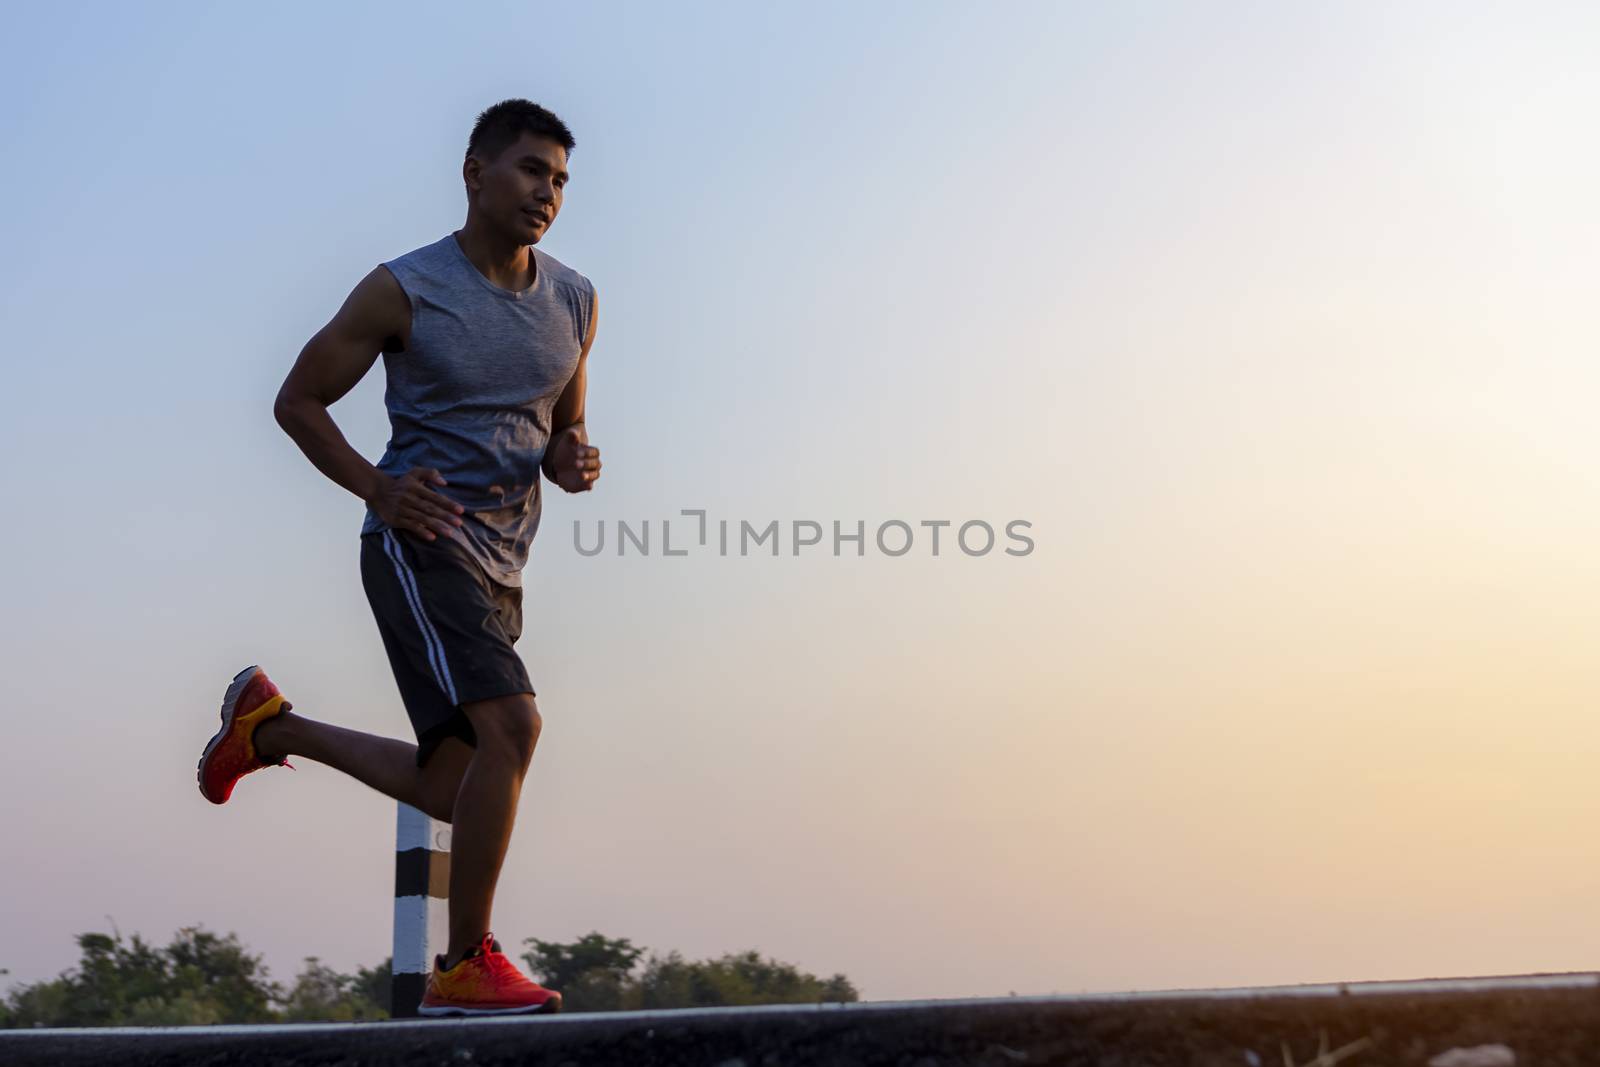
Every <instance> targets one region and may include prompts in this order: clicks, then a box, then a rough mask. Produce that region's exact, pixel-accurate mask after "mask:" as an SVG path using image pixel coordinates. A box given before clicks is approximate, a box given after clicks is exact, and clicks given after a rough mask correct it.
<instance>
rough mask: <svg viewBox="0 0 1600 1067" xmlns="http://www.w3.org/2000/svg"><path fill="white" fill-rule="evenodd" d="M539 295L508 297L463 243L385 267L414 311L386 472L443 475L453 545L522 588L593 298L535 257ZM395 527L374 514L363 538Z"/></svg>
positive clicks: (561, 269)
mask: <svg viewBox="0 0 1600 1067" xmlns="http://www.w3.org/2000/svg"><path fill="white" fill-rule="evenodd" d="M528 251H529V253H530V254H531V255H532V257H533V263H534V268H535V274H534V280H533V284H532V285H530V286H529V287H528V288H526V289H523V290H521V291H519V292H513V291H512V290H509V289H502V288H500V287H499V286H498V285H495V284H494V283H493V282H491V281H489V279H488V278H485V277H484V276H483V274H482V273H481V272H479V270H478V268H477V267H475V266H473V265H472V261H471V260H470V259H468V258H467V254H466V252H465V251H463V250H462V248H461V245H460V243H459V242H457V240H456V237H455V234H453V233H449V234H445V236H444V237H443V238H441V239H440V240H438V241H435V242H434V243H433V244H430V245H424V246H423V247H421V248H418V249H414V250H413V251H410V252H407V253H406V254H405V255H403V256H400V257H398V258H397V259H392V260H388V261H387V262H385V263H384V264H383V266H384V267H387V268H388V270H389V272H390V273H391V274H393V275H394V277H395V280H396V281H398V282H399V283H400V288H401V289H403V290H405V294H406V297H407V299H408V300H409V301H410V303H411V340H410V344H409V345H408V346H407V348H406V349H405V350H404V351H398V352H389V351H385V352H384V354H383V366H384V373H385V376H386V378H387V381H388V384H387V387H386V389H385V391H384V406H385V407H386V408H388V411H389V427H390V436H389V444H388V447H387V448H386V449H385V451H384V453H383V458H382V459H380V460H379V461H378V464H377V466H378V469H379V470H381V471H383V472H384V473H385V474H388V475H391V476H394V477H398V476H400V475H402V474H404V473H405V472H406V471H408V470H410V469H411V468H413V467H433V468H435V469H437V470H438V471H439V473H440V474H442V475H444V478H445V480H446V481H447V482H448V483H449V484H448V485H443V486H434V487H433V488H434V490H435V491H436V492H438V493H439V494H440V495H442V496H444V497H446V498H447V499H449V500H453V501H454V502H456V503H457V504H460V505H461V507H462V509H463V513H462V515H461V520H462V524H461V526H459V527H457V528H455V529H453V530H452V531H451V533H450V534H449V535H448V536H450V537H451V538H452V539H453V540H454V541H456V542H457V543H459V544H460V545H461V546H462V548H464V549H465V550H466V551H467V553H468V554H469V555H470V556H471V557H472V558H473V559H475V560H476V561H477V562H478V563H480V564H482V566H483V569H484V571H485V572H486V573H487V574H488V575H489V577H490V578H492V579H493V580H494V581H496V582H499V583H500V584H501V585H506V586H511V587H520V586H521V585H522V569H523V567H525V566H526V565H527V562H528V551H529V549H530V547H531V546H532V544H533V535H534V534H535V533H536V532H537V531H538V529H539V513H540V510H541V504H542V501H543V495H542V492H541V486H540V482H541V477H542V476H541V474H540V471H539V464H540V462H541V461H542V460H543V459H544V452H545V448H546V446H547V445H548V444H549V443H550V435H551V432H552V429H551V425H550V416H551V412H552V410H553V409H554V407H555V403H556V401H557V400H558V399H559V398H560V396H561V393H562V390H564V389H565V388H566V386H567V382H569V381H570V380H571V379H572V375H573V373H574V372H575V371H576V370H577V368H578V356H579V354H580V353H581V352H582V350H583V339H584V337H586V336H587V335H588V331H589V321H590V316H591V315H592V314H593V312H594V286H593V285H592V284H591V283H590V281H589V279H588V278H585V277H584V276H583V275H581V274H579V273H578V272H577V271H575V270H573V269H571V268H570V267H567V266H566V265H565V264H563V263H561V262H560V261H559V260H557V259H556V258H555V257H553V256H549V255H546V254H545V253H544V252H541V251H540V250H539V249H538V248H536V247H532V246H530V247H529V249H528ZM387 528H388V524H387V523H385V522H384V521H383V520H382V519H380V518H378V515H377V513H376V512H374V511H373V510H372V508H371V507H370V506H369V507H368V508H367V514H366V519H365V521H364V522H363V523H362V526H361V532H362V534H372V533H378V532H380V531H382V530H385V529H387Z"/></svg>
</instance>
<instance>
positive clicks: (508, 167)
mask: <svg viewBox="0 0 1600 1067" xmlns="http://www.w3.org/2000/svg"><path fill="white" fill-rule="evenodd" d="M575 144H576V142H575V141H574V140H573V139H572V132H571V131H570V130H568V129H567V126H566V123H564V122H562V121H561V120H560V119H558V118H556V117H555V115H553V114H551V113H550V112H549V111H547V110H545V109H544V108H542V107H540V106H539V105H538V104H535V103H532V102H530V101H527V100H502V101H501V102H500V103H498V104H496V105H494V106H493V107H491V108H489V109H488V110H487V111H485V112H484V113H483V114H481V115H479V116H478V121H477V122H476V123H475V124H474V125H473V127H472V136H471V137H470V138H469V139H468V141H467V158H466V160H465V161H464V162H463V163H462V165H461V176H462V178H463V179H464V180H465V181H466V185H467V205H468V209H469V210H470V211H474V212H476V213H477V214H479V215H481V216H482V217H483V219H484V221H485V222H488V223H489V224H491V225H492V226H494V227H495V229H498V230H501V231H502V232H504V233H506V234H508V235H513V234H514V235H517V236H518V237H519V238H521V239H522V241H523V243H524V244H536V243H538V241H539V239H540V238H541V237H543V236H544V235H545V234H546V233H548V232H550V226H551V224H552V223H554V222H555V220H556V214H557V213H558V212H560V210H561V196H562V190H563V188H564V187H565V186H566V184H567V156H568V154H569V153H570V152H571V151H572V149H573V146H574V145H575Z"/></svg>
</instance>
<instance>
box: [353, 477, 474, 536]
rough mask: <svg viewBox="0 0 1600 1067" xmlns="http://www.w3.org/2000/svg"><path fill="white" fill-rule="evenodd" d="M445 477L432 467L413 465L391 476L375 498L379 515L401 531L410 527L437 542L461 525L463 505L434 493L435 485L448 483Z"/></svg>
mask: <svg viewBox="0 0 1600 1067" xmlns="http://www.w3.org/2000/svg"><path fill="white" fill-rule="evenodd" d="M445 484H447V483H446V482H445V480H444V476H443V475H442V474H440V473H439V472H438V471H436V470H434V469H433V468H432V467H412V468H411V469H410V470H408V471H406V472H405V473H404V474H402V475H401V476H400V477H398V478H394V477H387V476H386V480H385V482H384V483H383V485H382V486H381V487H380V488H379V489H378V492H377V494H376V495H375V496H374V497H373V498H372V500H371V501H370V503H371V504H372V510H373V511H375V512H377V515H378V518H380V519H382V520H383V521H384V522H386V523H388V524H389V525H390V526H392V527H394V528H395V529H398V530H410V531H412V532H413V533H417V534H421V535H422V536H423V537H424V538H425V539H427V540H429V541H433V540H435V539H437V537H438V535H439V534H442V533H449V532H450V528H451V527H452V526H460V525H461V517H460V516H461V512H462V510H463V509H462V507H461V505H460V504H457V503H456V502H455V501H454V500H450V499H448V498H446V497H443V496H441V495H439V494H438V493H436V492H434V490H433V489H432V486H435V485H445Z"/></svg>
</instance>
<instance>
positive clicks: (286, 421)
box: [272, 389, 315, 437]
mask: <svg viewBox="0 0 1600 1067" xmlns="http://www.w3.org/2000/svg"><path fill="white" fill-rule="evenodd" d="M308 401H310V402H312V403H315V401H313V400H311V398H310V397H306V396H302V395H300V394H298V393H292V392H290V391H289V390H287V389H280V390H278V396H277V399H275V400H273V402H272V417H273V418H274V419H276V420H277V422H278V425H279V426H280V427H282V428H283V432H284V433H286V434H289V435H290V436H291V437H292V436H294V432H295V430H296V429H298V428H299V427H300V426H302V425H304V424H305V406H306V403H307V402H308Z"/></svg>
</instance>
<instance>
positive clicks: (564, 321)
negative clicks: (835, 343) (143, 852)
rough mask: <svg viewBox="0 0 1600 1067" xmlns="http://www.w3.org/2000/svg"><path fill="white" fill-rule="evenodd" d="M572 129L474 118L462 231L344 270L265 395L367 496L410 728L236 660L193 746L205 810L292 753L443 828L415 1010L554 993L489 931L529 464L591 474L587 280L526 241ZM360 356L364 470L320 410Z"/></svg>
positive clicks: (387, 626)
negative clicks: (383, 380) (312, 697)
mask: <svg viewBox="0 0 1600 1067" xmlns="http://www.w3.org/2000/svg"><path fill="white" fill-rule="evenodd" d="M573 144H574V141H573V138H572V134H571V133H570V132H569V131H568V129H567V127H566V125H565V124H564V123H563V122H562V121H561V120H560V119H559V118H557V117H556V116H555V115H553V114H551V113H550V112H549V111H547V110H545V109H544V108H542V107H540V106H539V105H537V104H534V103H530V102H529V101H527V100H520V99H519V100H506V101H504V102H502V103H499V104H496V105H495V106H493V107H491V108H489V109H488V110H487V111H485V112H483V114H481V115H479V116H478V120H477V123H476V124H475V125H474V126H473V129H472V135H471V137H470V139H469V141H468V145H467V155H466V160H465V162H464V163H463V165H462V177H463V178H464V179H465V181H466V192H467V221H466V225H464V226H463V227H462V228H461V229H459V230H457V231H455V232H453V233H450V234H446V235H445V236H444V237H443V238H441V239H440V240H438V241H435V242H434V243H432V244H429V245H424V246H423V247H421V248H418V249H415V250H413V251H411V252H407V253H406V254H405V255H403V256H400V257H398V258H396V259H393V260H390V261H388V262H386V263H383V264H382V265H380V266H378V267H375V268H374V269H373V271H372V272H371V273H370V274H368V275H367V276H366V277H365V278H363V279H362V280H361V282H360V283H359V284H358V285H357V286H356V287H355V290H354V291H353V292H351V294H350V296H349V298H348V299H346V300H345V302H344V306H343V307H341V308H340V309H339V311H338V313H337V314H336V315H334V317H333V320H332V321H331V322H329V323H328V324H327V325H326V326H324V327H323V328H322V329H321V330H320V331H319V332H318V333H317V334H316V336H315V337H313V338H311V340H310V341H309V342H308V343H307V344H306V346H305V348H304V349H303V350H302V351H301V353H300V357H299V358H298V359H297V360H296V361H295V364H294V367H293V368H292V369H291V370H290V371H289V375H288V378H287V379H285V381H284V383H283V388H282V389H281V390H280V391H279V393H278V398H277V402H276V404H275V405H274V407H273V412H274V414H275V416H276V417H277V420H278V423H279V425H281V426H282V427H283V429H284V430H285V431H286V432H287V433H288V434H289V436H290V437H292V438H294V441H295V443H296V444H297V445H299V446H300V449H301V450H302V451H303V452H305V454H306V456H307V458H309V459H310V460H311V462H312V463H313V464H315V466H316V467H317V469H318V470H320V471H321V472H322V473H323V474H325V475H327V476H328V477H329V478H330V479H332V480H333V481H334V482H336V483H338V484H339V485H341V486H343V487H344V488H346V489H348V490H349V491H350V492H352V493H354V494H356V495H357V496H358V497H360V498H361V499H362V500H363V501H365V502H366V504H367V513H366V519H365V522H364V523H363V525H362V528H361V581H362V585H363V587H364V588H365V590H366V593H367V598H368V600H369V601H370V602H371V604H372V611H373V615H374V616H375V617H376V619H377V623H378V633H379V635H380V636H381V637H382V639H383V645H384V648H385V650H386V651H387V652H388V655H389V662H390V664H391V665H392V667H393V669H394V676H395V681H396V683H397V684H398V686H399V690H400V698H401V700H402V701H403V702H404V704H405V708H406V714H407V715H408V716H409V717H410V719H411V725H412V727H413V728H414V730H415V732H416V736H417V743H416V744H415V745H411V744H407V743H405V742H403V741H395V740H391V739H389V738H383V737H375V736H373V735H371V734H364V733H358V732H356V731H354V730H347V729H343V728H341V727H338V726H332V725H329V724H327V723H322V722H317V721H315V720H313V719H309V718H306V717H305V716H304V715H302V714H299V713H292V712H291V711H290V704H289V702H288V701H287V700H285V699H284V698H283V696H282V694H280V693H279V691H278V688H277V686H275V685H273V684H272V682H271V681H269V680H268V678H267V676H266V674H265V673H264V672H263V671H262V670H261V669H260V668H259V667H249V668H246V669H245V670H244V671H242V672H240V673H239V675H238V676H237V677H235V678H234V680H233V684H232V685H231V686H230V687H229V688H228V691H227V694H226V695H225V697H224V698H223V703H222V728H221V729H220V730H219V731H218V732H217V734H216V736H215V737H213V738H212V739H211V741H210V743H209V744H208V745H207V746H206V748H205V752H204V754H203V755H202V756H201V758H200V766H199V780H200V792H201V793H203V794H204V795H205V797H206V799H207V800H209V801H211V802H212V803H214V804H222V803H225V802H226V801H227V799H228V797H229V795H230V794H231V793H232V792H233V787H234V784H235V783H236V782H237V781H238V780H239V779H240V778H242V777H243V776H244V775H246V774H250V773H251V772H253V771H257V770H260V769H261V768H263V767H272V766H286V765H287V757H289V756H304V757H305V758H307V759H313V760H316V761H317V762H319V763H325V764H327V765H328V766H330V767H334V768H336V769H338V770H341V771H343V772H345V773H346V774H348V775H350V776H351V777H353V778H355V779H357V780H358V781H361V782H364V783H366V784H367V785H369V786H371V787H372V788H373V789H376V790H378V791H379V792H380V793H383V794H385V795H387V796H391V797H393V798H395V799H396V800H399V801H401V802H403V803H406V804H410V805H412V806H413V807H416V808H419V809H421V810H422V811H424V812H426V813H427V814H429V815H431V816H432V817H433V818H435V819H440V820H443V821H445V822H448V823H450V824H451V826H452V843H451V857H450V897H449V913H450V943H449V945H448V946H447V948H446V951H445V953H444V955H441V956H438V957H435V959H434V964H433V973H432V974H431V975H430V976H429V979H428V985H427V990H426V992H425V993H424V995H423V999H422V1003H421V1005H420V1007H419V1011H420V1012H421V1013H422V1014H425V1015H480V1014H501V1013H508V1012H539V1011H544V1012H550V1011H560V1010H561V994H560V993H558V992H556V991H555V990H552V989H545V988H544V987H542V986H540V985H538V984H536V983H535V982H533V981H531V980H529V979H528V978H526V977H525V976H524V975H522V974H521V973H520V972H519V971H518V970H517V969H516V967H515V966H514V965H513V964H512V963H511V962H510V960H508V959H507V958H506V956H505V954H504V953H503V952H501V950H500V945H499V943H498V942H497V941H495V939H494V936H493V934H491V933H490V932H489V931H490V910H491V908H492V906H493V903H494V889H495V882H496V880H497V879H498V878H499V874H500V867H501V864H502V862H503V861H504V859H505V854H506V846H507V844H508V843H509V842H510V840H511V827H512V823H513V821H514V819H515V817H516V810H517V798H518V796H519V795H520V793H521V790H522V782H523V778H524V776H525V775H526V774H527V771H528V765H529V763H530V762H531V760H532V759H533V750H534V746H535V745H536V744H537V743H538V740H539V729H540V725H541V721H542V720H541V719H540V716H539V710H538V707H537V706H536V705H535V703H534V695H535V694H534V689H533V685H532V684H531V683H530V682H529V680H528V673H527V670H526V668H525V667H524V666H523V663H522V660H521V658H520V657H519V656H518V655H517V653H516V652H515V651H514V649H513V647H512V646H513V645H514V644H515V643H516V641H517V638H518V637H519V636H520V635H521V633H522V569H523V567H524V565H525V564H526V563H527V558H528V549H529V545H530V544H531V543H532V541H533V536H534V533H535V532H536V531H537V529H538V527H539V514H540V502H541V499H542V498H541V493H540V473H541V471H542V472H543V474H544V476H545V477H547V478H549V479H550V480H551V481H553V482H555V483H556V484H557V485H559V486H560V487H561V488H562V489H563V490H565V491H566V492H569V493H581V492H586V491H588V490H590V489H592V488H594V483H595V479H597V478H598V477H599V476H600V452H599V450H598V449H596V448H593V447H591V446H590V445H589V438H588V433H587V431H586V429H585V427H584V388H585V366H586V363H587V360H588V355H589V348H590V346H591V345H593V344H594V335H595V291H594V286H593V285H592V284H590V282H589V279H588V278H585V277H584V276H583V275H582V274H579V273H578V272H577V271H575V270H572V269H571V268H569V267H567V266H565V265H564V264H562V263H560V262H558V261H557V260H555V259H554V258H553V257H551V256H549V255H546V254H545V253H544V252H541V251H540V250H539V249H537V248H535V247H533V246H534V245H535V244H537V243H538V241H539V239H540V238H542V237H543V236H544V235H545V234H547V233H549V232H550V226H551V224H552V223H554V222H555V218H556V214H557V213H558V212H559V211H560V210H561V200H562V192H563V190H564V188H565V186H566V184H567V157H568V154H569V153H570V152H571V151H572V148H573ZM379 352H382V353H383V357H384V370H385V372H386V375H387V379H388V390H387V392H386V393H385V404H386V406H387V408H388V411H389V422H390V427H391V431H392V432H391V436H390V438H389V445H388V449H387V451H385V452H384V454H383V458H382V459H381V460H379V461H378V465H377V466H376V467H374V466H373V465H372V464H371V463H368V462H367V461H366V460H365V459H363V458H362V456H361V455H360V454H359V453H358V452H356V450H355V449H353V448H351V447H350V445H349V443H348V442H347V441H346V440H345V439H344V436H343V434H341V433H340V432H339V428H338V427H337V426H336V425H334V422H333V419H332V417H331V416H330V415H329V414H328V408H329V407H330V406H332V405H333V403H334V402H335V401H337V400H338V399H339V398H340V397H342V396H344V395H345V394H346V393H347V392H349V391H350V390H351V389H352V388H353V387H354V386H355V384H356V383H357V382H358V381H360V380H361V378H362V377H363V376H364V375H365V374H366V373H367V371H368V370H369V369H371V367H372V364H373V363H374V362H375V361H376V360H377V358H378V354H379Z"/></svg>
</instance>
